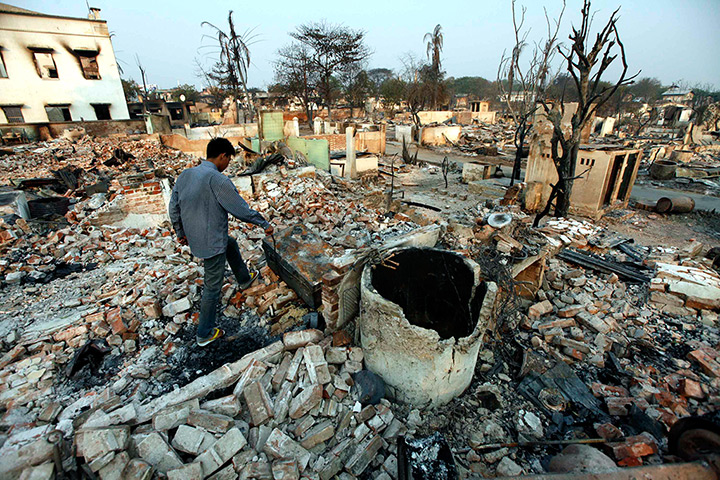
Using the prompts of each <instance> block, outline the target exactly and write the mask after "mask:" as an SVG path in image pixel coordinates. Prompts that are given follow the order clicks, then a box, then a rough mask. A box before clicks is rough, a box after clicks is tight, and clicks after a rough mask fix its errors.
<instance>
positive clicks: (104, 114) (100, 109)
mask: <svg viewBox="0 0 720 480" xmlns="http://www.w3.org/2000/svg"><path fill="white" fill-rule="evenodd" d="M92 107H93V108H94V109H95V117H96V118H97V119H98V120H112V117H110V105H109V104H107V103H93V104H92Z"/></svg>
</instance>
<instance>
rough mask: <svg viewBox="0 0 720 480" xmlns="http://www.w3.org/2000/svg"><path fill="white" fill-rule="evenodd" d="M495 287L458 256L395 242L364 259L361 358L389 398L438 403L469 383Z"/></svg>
mask: <svg viewBox="0 0 720 480" xmlns="http://www.w3.org/2000/svg"><path fill="white" fill-rule="evenodd" d="M496 295H497V286H496V285H495V283H493V282H489V281H485V280H484V279H483V278H482V272H481V271H480V267H479V266H478V265H477V264H476V263H475V262H473V261H472V260H469V259H467V258H465V257H463V256H462V255H459V254H457V253H454V252H449V251H445V250H438V249H434V248H402V249H398V250H395V251H393V252H391V253H390V254H389V255H388V256H386V257H385V260H384V261H383V262H382V263H379V264H374V265H370V264H369V265H367V266H366V267H365V269H364V271H363V275H362V280H361V285H360V317H359V320H358V324H359V325H358V328H359V331H360V343H361V345H362V347H363V351H364V354H365V363H366V365H367V368H368V369H369V370H371V371H372V372H374V373H376V374H378V375H380V376H381V377H382V378H383V380H384V381H385V383H386V385H387V387H388V388H387V389H388V392H389V393H390V396H391V397H393V398H395V399H396V400H399V401H402V402H405V403H411V404H413V405H416V406H426V405H433V406H435V405H442V404H444V403H447V402H449V401H450V400H451V399H453V398H454V397H456V396H457V395H459V394H461V393H462V392H463V391H464V390H465V389H466V388H467V387H468V385H470V382H471V380H472V377H473V372H474V371H475V364H476V362H477V356H478V351H479V349H480V347H481V344H482V337H483V334H484V332H485V328H486V326H487V325H488V322H489V321H490V319H491V316H492V315H493V308H494V304H495V297H496Z"/></svg>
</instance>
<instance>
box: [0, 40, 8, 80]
mask: <svg viewBox="0 0 720 480" xmlns="http://www.w3.org/2000/svg"><path fill="white" fill-rule="evenodd" d="M0 78H8V74H7V68H5V59H4V58H3V54H2V47H0Z"/></svg>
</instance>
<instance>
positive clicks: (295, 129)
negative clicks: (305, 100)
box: [292, 117, 300, 137]
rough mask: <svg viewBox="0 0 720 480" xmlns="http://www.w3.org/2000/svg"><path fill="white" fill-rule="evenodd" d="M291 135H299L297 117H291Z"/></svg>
mask: <svg viewBox="0 0 720 480" xmlns="http://www.w3.org/2000/svg"><path fill="white" fill-rule="evenodd" d="M292 121H293V135H294V136H296V137H299V136H300V122H299V121H298V118H297V117H293V119H292Z"/></svg>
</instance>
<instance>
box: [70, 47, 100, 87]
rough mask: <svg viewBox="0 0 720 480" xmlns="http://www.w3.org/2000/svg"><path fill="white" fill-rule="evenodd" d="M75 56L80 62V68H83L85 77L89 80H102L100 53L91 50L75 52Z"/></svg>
mask: <svg viewBox="0 0 720 480" xmlns="http://www.w3.org/2000/svg"><path fill="white" fill-rule="evenodd" d="M75 54H76V55H77V56H78V59H79V60H80V68H82V72H83V77H85V78H86V79H88V80H100V68H99V67H98V62H97V56H98V52H94V51H90V50H75Z"/></svg>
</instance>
